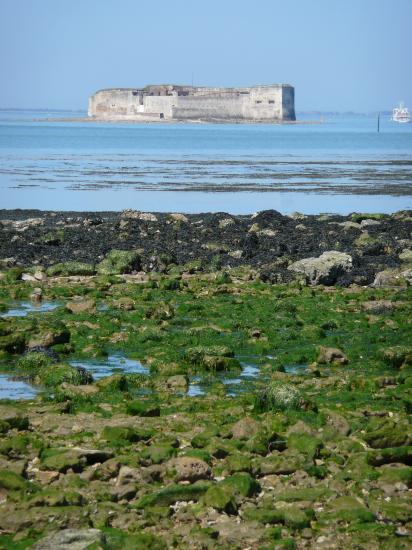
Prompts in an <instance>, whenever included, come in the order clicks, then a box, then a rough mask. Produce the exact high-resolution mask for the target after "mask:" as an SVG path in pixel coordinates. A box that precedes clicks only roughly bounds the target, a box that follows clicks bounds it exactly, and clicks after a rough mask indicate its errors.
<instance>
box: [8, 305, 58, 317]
mask: <svg viewBox="0 0 412 550" xmlns="http://www.w3.org/2000/svg"><path fill="white" fill-rule="evenodd" d="M59 306H60V304H59V303H57V302H40V303H38V304H35V303H32V302H14V303H13V304H12V305H11V307H10V309H8V310H7V311H4V312H3V313H1V315H0V317H25V316H26V315H28V314H29V313H47V312H48V311H53V310H54V309H56V308H58V307H59Z"/></svg>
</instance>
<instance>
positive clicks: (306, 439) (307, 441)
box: [287, 433, 323, 460]
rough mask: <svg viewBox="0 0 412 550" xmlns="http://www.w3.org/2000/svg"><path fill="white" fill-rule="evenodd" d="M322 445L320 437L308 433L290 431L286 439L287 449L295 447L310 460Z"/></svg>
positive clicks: (315, 455)
mask: <svg viewBox="0 0 412 550" xmlns="http://www.w3.org/2000/svg"><path fill="white" fill-rule="evenodd" d="M322 446H323V444H322V442H321V441H320V439H318V438H317V437H313V436H311V435H309V434H299V433H292V434H290V435H289V437H288V440H287V447H288V449H295V450H296V451H298V452H300V453H302V454H303V455H305V456H306V457H307V458H308V459H310V460H313V459H315V458H316V457H317V456H318V453H319V450H320V449H321V447H322Z"/></svg>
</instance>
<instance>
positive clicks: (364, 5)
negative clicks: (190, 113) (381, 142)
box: [0, 0, 412, 111]
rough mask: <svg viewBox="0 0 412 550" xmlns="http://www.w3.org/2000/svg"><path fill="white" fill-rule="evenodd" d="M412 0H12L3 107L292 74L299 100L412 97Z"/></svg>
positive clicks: (309, 103) (2, 22)
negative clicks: (110, 90)
mask: <svg viewBox="0 0 412 550" xmlns="http://www.w3.org/2000/svg"><path fill="white" fill-rule="evenodd" d="M411 23H412V0H247V1H246V0H203V1H200V0H145V1H141V0H0V75H1V86H0V107H3V108H5V107H19V108H24V107H31V108H42V107H48V108H53V109H55V108H62V109H64V108H68V109H86V108H87V98H88V96H89V95H90V94H92V93H93V92H94V91H96V90H98V89H100V88H110V87H138V86H143V85H146V84H154V83H169V82H170V83H176V84H190V83H191V82H192V78H193V79H194V83H195V84H196V85H205V86H210V85H214V86H248V85H253V84H269V83H278V82H279V83H281V82H283V83H289V84H292V85H294V86H295V88H296V107H297V109H298V110H337V111H346V110H354V111H374V110H381V109H391V108H392V107H393V106H394V104H395V103H397V102H398V101H399V100H404V101H405V102H406V104H408V105H409V106H410V107H412V70H411V67H412V60H411V57H412V31H411Z"/></svg>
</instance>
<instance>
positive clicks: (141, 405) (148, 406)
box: [126, 399, 160, 416]
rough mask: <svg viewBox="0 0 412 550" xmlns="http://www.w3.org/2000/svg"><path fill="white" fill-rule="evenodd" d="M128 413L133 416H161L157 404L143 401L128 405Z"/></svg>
mask: <svg viewBox="0 0 412 550" xmlns="http://www.w3.org/2000/svg"><path fill="white" fill-rule="evenodd" d="M126 412H127V414H130V415H132V416H160V407H159V405H158V403H156V402H153V401H148V400H143V399H141V400H135V401H131V402H130V403H128V404H127V405H126Z"/></svg>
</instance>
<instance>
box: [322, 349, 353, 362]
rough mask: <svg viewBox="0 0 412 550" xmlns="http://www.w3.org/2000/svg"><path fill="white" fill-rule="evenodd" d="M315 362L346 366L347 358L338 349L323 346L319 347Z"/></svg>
mask: <svg viewBox="0 0 412 550" xmlns="http://www.w3.org/2000/svg"><path fill="white" fill-rule="evenodd" d="M317 362H318V363H328V364H330V363H332V364H338V365H346V364H347V363H348V358H347V357H346V355H345V354H344V353H343V351H342V350H340V349H338V348H326V347H325V346H320V347H319V355H318V358H317Z"/></svg>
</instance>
